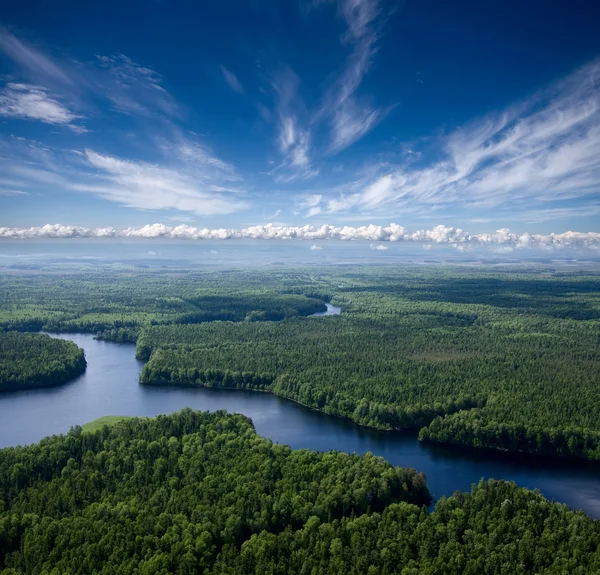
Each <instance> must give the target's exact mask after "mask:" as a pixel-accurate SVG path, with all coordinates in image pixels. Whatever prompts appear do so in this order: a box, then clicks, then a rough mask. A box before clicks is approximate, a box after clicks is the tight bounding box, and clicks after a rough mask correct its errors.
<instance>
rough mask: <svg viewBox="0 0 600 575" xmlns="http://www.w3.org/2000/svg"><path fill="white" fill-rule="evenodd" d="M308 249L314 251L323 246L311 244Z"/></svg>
mask: <svg viewBox="0 0 600 575" xmlns="http://www.w3.org/2000/svg"><path fill="white" fill-rule="evenodd" d="M310 249H311V250H314V251H316V250H322V249H323V246H318V245H317V244H313V245H312V246H310Z"/></svg>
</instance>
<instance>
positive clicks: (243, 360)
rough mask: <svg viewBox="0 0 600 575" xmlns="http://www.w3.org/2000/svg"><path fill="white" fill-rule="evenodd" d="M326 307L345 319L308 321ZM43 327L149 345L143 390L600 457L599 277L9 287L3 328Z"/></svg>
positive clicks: (437, 273) (379, 272) (489, 273)
mask: <svg viewBox="0 0 600 575" xmlns="http://www.w3.org/2000/svg"><path fill="white" fill-rule="evenodd" d="M328 301H331V302H332V303H334V304H337V305H340V306H342V308H343V313H342V315H340V316H331V317H326V318H323V317H320V318H312V317H302V316H306V315H310V313H313V312H314V311H317V310H319V309H323V307H324V302H328ZM256 319H260V320H263V321H260V322H256V321H252V320H256ZM209 320H219V321H209ZM222 320H226V321H222ZM273 320H276V321H273ZM41 326H44V327H45V328H46V329H55V330H66V329H70V330H76V331H91V332H95V333H99V336H100V337H105V338H108V339H113V340H116V341H123V340H126V341H136V342H137V355H138V357H140V358H142V359H145V360H148V363H147V365H146V366H145V367H144V370H143V372H142V376H141V382H142V383H144V384H154V385H156V384H159V385H206V386H213V387H233V388H246V389H255V390H263V391H269V392H272V393H276V394H278V395H281V396H284V397H287V398H290V399H293V400H295V401H299V402H301V403H304V404H306V405H308V406H310V407H314V408H317V409H320V410H322V411H324V412H327V413H330V414H334V415H339V416H343V417H347V418H350V419H352V420H354V421H356V422H357V423H360V424H362V425H368V426H372V427H377V428H382V429H408V428H411V429H418V430H420V437H421V439H422V440H425V441H443V442H450V443H457V444H463V445H473V446H477V447H488V448H495V449H506V450H512V451H524V452H536V453H544V454H559V455H568V456H576V457H586V458H591V459H600V418H598V413H600V392H599V388H598V383H599V382H600V277H599V276H597V275H591V274H588V275H584V274H575V273H574V274H566V273H558V272H553V271H551V270H542V271H539V270H537V271H536V270H529V271H528V270H525V269H522V270H517V271H510V270H507V271H502V272H499V271H496V270H486V269H483V268H475V267H471V268H469V267H460V268H459V267H456V268H452V267H417V266H414V267H411V266H405V267H402V268H394V267H391V266H386V267H362V266H337V267H331V268H319V269H316V268H314V269H313V268H300V269H268V270H267V269H262V270H237V271H226V272H197V271H189V270H180V271H173V270H169V272H168V273H166V272H165V273H162V272H160V271H153V272H147V273H144V272H140V273H129V272H128V273H125V272H120V273H117V272H115V271H104V272H103V273H97V274H96V275H94V274H86V275H85V276H83V275H81V274H78V273H72V274H70V275H61V276H55V275H53V274H41V275H28V276H18V275H11V276H8V275H5V276H0V329H1V328H4V329H21V330H28V329H31V330H34V329H39V327H41Z"/></svg>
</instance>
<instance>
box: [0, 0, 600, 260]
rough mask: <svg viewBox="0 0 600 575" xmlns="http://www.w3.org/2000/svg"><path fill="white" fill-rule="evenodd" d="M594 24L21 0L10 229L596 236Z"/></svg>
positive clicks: (493, 16) (6, 85) (476, 6)
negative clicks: (58, 6) (46, 2)
mask: <svg viewBox="0 0 600 575" xmlns="http://www.w3.org/2000/svg"><path fill="white" fill-rule="evenodd" d="M598 21H600V7H599V5H598V4H597V3H592V2H583V1H578V2H575V3H574V4H573V3H571V4H570V5H568V6H567V4H566V3H562V2H541V1H538V0H536V1H533V2H528V3H527V4H526V5H522V4H520V3H519V4H516V3H511V2H509V3H506V2H497V1H495V0H494V1H492V2H487V3H485V5H481V4H480V3H477V2H471V1H469V2H464V3H461V4H460V6H450V5H448V4H447V3H443V2H440V1H436V2H435V1H432V2H420V3H416V2H404V3H398V2H386V1H384V0H337V1H333V0H313V1H310V0H302V1H297V2H276V1H275V0H268V1H265V2H260V3H252V4H250V3H239V2H232V1H230V0H226V1H224V2H219V3H199V4H197V5H192V4H191V3H189V4H188V3H185V4H179V5H173V4H170V3H163V2H155V3H152V4H151V5H148V4H147V3H141V2H137V1H135V2H128V3H126V4H125V5H123V3H119V4H117V3H114V2H108V3H106V2H104V3H99V2H95V1H94V2H90V3H85V4H80V3H75V2H72V1H69V2H67V4H65V5H63V6H62V7H61V10H57V9H56V6H53V5H51V4H40V3H34V2H32V1H31V0H25V1H23V2H20V3H10V4H9V3H6V4H4V5H3V6H2V7H0V54H1V58H0V126H1V129H0V237H9V238H19V237H38V238H39V237H41V238H45V237H106V236H111V237H114V236H117V237H175V238H192V239H219V238H222V239H227V238H244V239H252V238H261V239H269V238H275V239H281V238H284V239H285V238H302V239H307V240H321V239H363V240H367V241H380V240H383V241H414V242H420V243H423V244H424V245H425V246H426V245H429V244H430V243H445V244H451V245H453V244H456V245H459V246H460V245H465V244H469V245H482V244H485V245H489V244H494V245H495V244H498V245H500V246H504V247H505V248H506V249H507V250H508V249H513V248H519V247H541V248H561V247H565V246H568V247H577V248H581V247H584V248H593V249H598V248H600V229H599V226H598V222H599V221H600V217H599V216H600V184H599V183H598V182H599V181H600V37H599V36H598V34H597V22H598ZM267 224H270V225H267ZM509 230H510V231H509ZM566 232H573V233H566ZM426 249H427V248H426Z"/></svg>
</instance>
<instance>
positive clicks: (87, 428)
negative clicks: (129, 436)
mask: <svg viewBox="0 0 600 575" xmlns="http://www.w3.org/2000/svg"><path fill="white" fill-rule="evenodd" d="M129 419H134V418H133V417H132V416H131V415H105V416H104V417H99V418H98V419H94V421H88V422H87V423H84V424H83V425H82V426H81V429H82V430H83V431H84V432H85V433H92V432H94V431H98V430H99V429H102V428H103V427H104V426H105V425H109V426H112V425H116V424H117V423H119V422H121V421H127V420H129Z"/></svg>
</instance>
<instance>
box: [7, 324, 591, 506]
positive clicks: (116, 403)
mask: <svg viewBox="0 0 600 575" xmlns="http://www.w3.org/2000/svg"><path fill="white" fill-rule="evenodd" d="M56 337H60V338H63V339H70V340H72V341H74V342H75V343H76V344H77V345H79V346H80V347H82V348H83V349H85V352H86V358H87V361H88V367H87V370H86V372H85V373H84V374H83V375H81V376H80V377H79V378H77V379H75V380H74V381H72V382H71V383H68V384H66V385H63V386H60V387H54V388H46V389H36V390H26V391H18V392H10V393H4V394H2V395H0V447H5V446H9V445H17V444H28V443H33V442H37V441H39V440H40V439H41V438H42V437H45V436H47V435H52V434H55V433H64V432H66V431H68V429H69V427H70V426H72V425H76V424H83V423H86V422H88V421H91V420H93V419H96V418H98V417H101V416H103V415H139V416H154V415H158V414H160V413H170V412H173V411H177V410H179V409H182V408H183V407H191V408H193V409H200V410H211V411H214V410H217V409H226V410H227V411H230V412H237V413H243V414H244V415H247V416H248V417H250V418H252V421H253V422H254V425H255V426H256V430H257V431H258V433H260V434H261V435H263V436H265V437H270V438H271V439H272V440H273V441H275V442H277V443H284V444H287V445H290V446H291V447H292V448H294V449H299V448H309V449H314V450H320V451H325V450H329V449H337V450H339V451H347V452H353V451H355V452H357V453H364V452H366V451H372V452H373V453H375V454H376V455H381V456H383V457H385V459H387V460H388V461H390V462H391V463H393V464H394V465H402V466H405V467H414V468H415V469H417V470H418V471H423V472H425V473H426V474H427V483H428V485H429V488H430V490H431V492H432V494H433V495H434V497H435V498H439V497H440V496H442V495H451V494H452V493H453V492H454V491H455V490H460V491H466V490H469V489H470V488H471V484H472V483H476V482H478V481H479V480H480V479H481V478H482V477H485V478H491V477H494V478H496V479H509V480H514V481H516V482H517V483H518V484H519V485H521V486H522V487H528V488H530V489H536V488H537V489H539V490H540V491H541V492H542V493H543V494H544V495H545V496H546V497H548V498H549V499H556V500H558V501H561V502H564V503H567V504H569V505H570V506H571V507H574V508H578V509H583V510H584V511H585V512H586V513H588V514H589V515H590V516H592V517H594V518H600V466H598V465H594V464H590V463H586V462H581V463H579V462H577V463H573V462H570V461H566V460H564V461H563V460H557V459H554V460H548V459H545V458H537V457H531V456H518V455H511V454H504V453H498V452H484V451H478V450H472V449H457V448H452V447H445V446H441V445H429V444H422V443H420V442H419V441H418V440H417V439H416V436H415V435H411V434H398V433H389V432H378V431H376V430H371V429H366V428H363V427H359V426H357V425H355V424H353V423H352V422H350V421H346V420H343V419H339V418H335V417H331V416H328V415H325V414H322V413H318V412H316V411H313V410H310V409H307V408H305V407H302V406H300V405H297V404H295V403H293V402H290V401H286V400H284V399H281V398H279V397H276V396H274V395H271V394H267V393H256V392H251V391H231V390H222V389H203V388H197V389H196V388H193V389H190V388H175V387H146V386H141V385H139V384H138V376H139V372H140V370H141V368H142V362H141V361H138V360H136V359H135V347H134V345H132V344H116V343H111V342H105V341H96V340H95V339H94V338H93V336H91V335H86V334H61V335H58V336H56Z"/></svg>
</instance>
